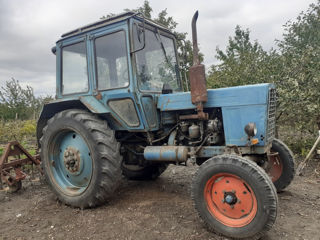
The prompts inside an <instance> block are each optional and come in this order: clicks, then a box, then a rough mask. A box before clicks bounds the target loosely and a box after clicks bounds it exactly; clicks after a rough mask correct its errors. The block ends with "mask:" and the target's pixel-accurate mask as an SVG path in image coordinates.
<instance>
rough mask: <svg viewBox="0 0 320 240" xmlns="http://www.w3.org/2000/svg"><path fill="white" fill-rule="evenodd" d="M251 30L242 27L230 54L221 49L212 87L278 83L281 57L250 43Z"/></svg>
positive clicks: (212, 72)
mask: <svg viewBox="0 0 320 240" xmlns="http://www.w3.org/2000/svg"><path fill="white" fill-rule="evenodd" d="M249 35H250V34H249V30H248V29H247V30H243V29H241V27H240V26H237V27H236V29H235V36H234V37H232V38H231V37H230V38H229V45H228V46H227V48H226V51H225V52H224V51H222V50H220V49H219V48H217V50H216V51H217V54H216V58H217V59H218V60H219V61H220V63H219V64H217V65H213V66H211V69H210V71H209V76H208V81H207V82H208V85H209V87H212V88H217V87H227V86H238V85H244V84H255V83H259V82H270V81H272V80H274V79H273V78H272V76H274V71H275V70H276V69H275V66H276V65H275V64H276V62H277V57H278V56H277V54H276V53H275V51H270V52H269V53H268V52H266V51H264V50H263V48H262V47H261V45H260V44H259V43H258V42H257V41H255V42H251V41H250V36H249Z"/></svg>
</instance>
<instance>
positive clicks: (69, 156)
mask: <svg viewBox="0 0 320 240" xmlns="http://www.w3.org/2000/svg"><path fill="white" fill-rule="evenodd" d="M63 160H64V166H65V168H66V169H67V170H68V171H69V172H70V173H73V174H74V173H77V172H79V170H80V160H81V158H80V151H79V150H77V149H76V148H73V147H67V148H66V150H65V151H64V153H63Z"/></svg>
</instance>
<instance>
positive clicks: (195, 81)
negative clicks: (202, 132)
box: [189, 11, 208, 119]
mask: <svg viewBox="0 0 320 240" xmlns="http://www.w3.org/2000/svg"><path fill="white" fill-rule="evenodd" d="M198 15H199V14H198V11H196V12H195V14H194V15H193V18H192V24H191V26H192V42H193V66H192V67H190V69H189V79H190V90H191V101H192V104H194V105H195V106H196V107H197V112H198V114H197V115H198V118H199V119H208V114H207V113H204V112H203V104H204V103H206V102H207V101H208V94H207V84H206V73H205V68H204V65H203V64H200V59H199V48H198V39H197V25H196V23H197V19H198Z"/></svg>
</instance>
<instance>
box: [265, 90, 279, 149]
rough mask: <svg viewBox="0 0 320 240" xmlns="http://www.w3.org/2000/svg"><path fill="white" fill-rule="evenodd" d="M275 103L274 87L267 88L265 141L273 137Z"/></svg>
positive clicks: (269, 140)
mask: <svg viewBox="0 0 320 240" xmlns="http://www.w3.org/2000/svg"><path fill="white" fill-rule="evenodd" d="M276 104H277V93H276V89H274V88H272V89H270V90H269V99H268V122H267V136H266V142H267V143H270V142H272V141H273V139H274V137H275V131H276Z"/></svg>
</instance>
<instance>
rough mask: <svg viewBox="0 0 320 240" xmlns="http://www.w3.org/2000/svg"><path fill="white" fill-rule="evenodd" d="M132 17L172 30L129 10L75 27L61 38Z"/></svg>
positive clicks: (165, 29)
mask: <svg viewBox="0 0 320 240" xmlns="http://www.w3.org/2000/svg"><path fill="white" fill-rule="evenodd" d="M131 17H135V18H137V19H139V20H143V19H144V20H145V22H146V23H149V24H152V25H155V26H156V27H158V28H160V29H162V30H164V31H166V32H169V33H171V31H170V30H169V29H168V28H166V27H165V26H163V25H160V24H159V23H157V22H155V21H153V20H151V19H148V18H146V17H144V16H143V15H142V14H141V13H139V12H133V11H128V12H124V13H121V14H118V15H114V16H111V17H108V18H105V19H102V20H100V21H97V22H94V23H90V24H88V25H85V26H83V27H80V28H77V29H74V30H72V31H69V32H66V33H64V34H62V35H61V39H60V40H62V39H65V38H69V37H72V36H75V35H78V34H81V33H84V32H88V31H91V30H94V29H97V28H100V27H104V26H107V25H111V24H113V23H117V22H121V21H124V20H127V19H129V18H131ZM60 40H59V41H60Z"/></svg>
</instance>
